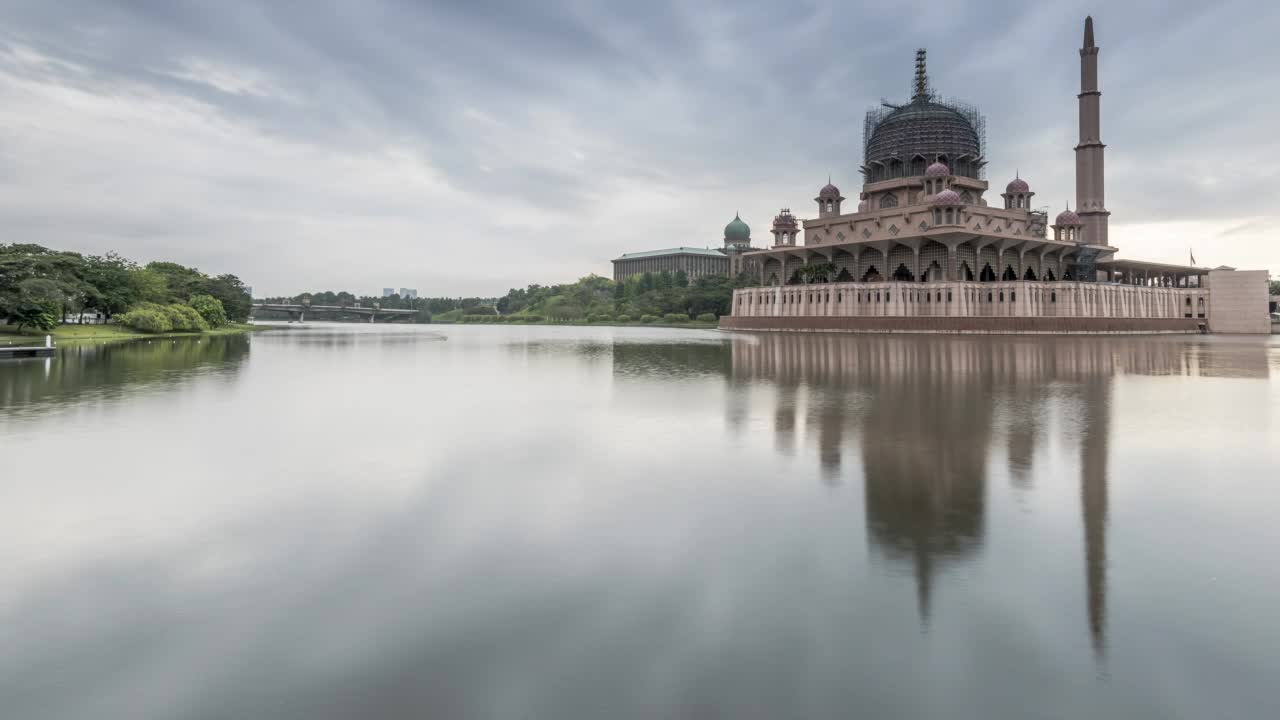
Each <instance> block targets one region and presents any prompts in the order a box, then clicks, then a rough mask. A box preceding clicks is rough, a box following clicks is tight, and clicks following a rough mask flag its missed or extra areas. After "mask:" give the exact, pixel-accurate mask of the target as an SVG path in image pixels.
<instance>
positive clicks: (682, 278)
mask: <svg viewBox="0 0 1280 720" xmlns="http://www.w3.org/2000/svg"><path fill="white" fill-rule="evenodd" d="M675 282H676V287H680V288H683V287H689V274H688V273H686V272H685V271H683V270H677V271H676V277H675Z"/></svg>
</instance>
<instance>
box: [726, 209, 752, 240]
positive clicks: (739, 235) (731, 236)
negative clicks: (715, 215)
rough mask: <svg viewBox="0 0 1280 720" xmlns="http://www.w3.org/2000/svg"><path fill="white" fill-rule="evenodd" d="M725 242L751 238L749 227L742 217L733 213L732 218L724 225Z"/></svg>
mask: <svg viewBox="0 0 1280 720" xmlns="http://www.w3.org/2000/svg"><path fill="white" fill-rule="evenodd" d="M724 239H725V242H749V241H750V240H751V228H750V227H749V226H748V225H747V224H746V223H744V222H742V218H740V217H738V214H737V213H734V215H733V220H730V221H729V224H728V225H725V226H724Z"/></svg>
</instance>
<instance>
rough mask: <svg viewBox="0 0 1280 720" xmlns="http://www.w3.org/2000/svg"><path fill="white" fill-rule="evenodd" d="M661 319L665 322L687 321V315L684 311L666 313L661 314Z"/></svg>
mask: <svg viewBox="0 0 1280 720" xmlns="http://www.w3.org/2000/svg"><path fill="white" fill-rule="evenodd" d="M662 321H663V322H667V323H682V322H689V316H688V315H685V314H684V313H667V314H665V315H663V316H662Z"/></svg>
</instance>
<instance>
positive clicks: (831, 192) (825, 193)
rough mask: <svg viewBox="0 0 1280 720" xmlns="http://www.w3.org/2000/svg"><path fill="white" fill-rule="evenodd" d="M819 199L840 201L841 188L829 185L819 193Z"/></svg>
mask: <svg viewBox="0 0 1280 720" xmlns="http://www.w3.org/2000/svg"><path fill="white" fill-rule="evenodd" d="M818 198H819V199H821V200H839V199H840V188H838V187H836V186H835V185H832V184H831V183H827V185H826V187H824V188H822V189H821V190H819V191H818Z"/></svg>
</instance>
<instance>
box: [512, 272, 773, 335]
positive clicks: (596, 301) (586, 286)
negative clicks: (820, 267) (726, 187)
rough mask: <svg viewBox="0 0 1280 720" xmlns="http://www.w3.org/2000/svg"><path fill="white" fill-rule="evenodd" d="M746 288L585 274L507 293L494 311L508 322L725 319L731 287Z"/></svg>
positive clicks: (663, 277)
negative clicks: (536, 319) (525, 318)
mask: <svg viewBox="0 0 1280 720" xmlns="http://www.w3.org/2000/svg"><path fill="white" fill-rule="evenodd" d="M750 284H752V281H751V279H750V278H747V277H744V276H739V277H738V278H729V277H727V276H724V275H704V276H702V277H699V278H697V279H696V280H693V281H690V280H689V277H688V275H686V274H685V273H684V272H683V271H677V272H674V273H672V272H665V271H664V272H658V273H637V274H635V275H631V276H630V277H628V278H627V279H626V280H625V281H622V282H616V281H614V280H610V279H608V278H604V277H600V276H599V275H588V276H586V277H584V278H582V279H580V280H578V281H577V282H575V283H570V284H566V285H550V286H543V285H530V286H528V287H526V288H513V289H512V290H511V291H510V292H508V293H507V294H506V295H505V296H503V297H501V298H499V299H498V302H497V306H496V309H497V312H498V313H500V314H502V315H509V316H511V317H513V318H519V317H520V316H539V317H546V318H549V319H551V320H556V321H561V322H572V321H587V322H610V321H612V322H628V321H631V320H639V319H642V318H652V319H654V320H657V319H662V320H668V321H670V320H676V319H679V318H683V319H685V320H687V319H690V318H699V317H701V318H702V319H706V318H705V316H714V317H719V316H721V315H727V314H728V313H729V305H730V303H731V302H732V299H733V290H734V288H737V287H746V286H748V285H750Z"/></svg>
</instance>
